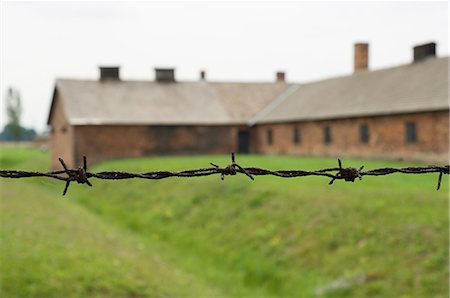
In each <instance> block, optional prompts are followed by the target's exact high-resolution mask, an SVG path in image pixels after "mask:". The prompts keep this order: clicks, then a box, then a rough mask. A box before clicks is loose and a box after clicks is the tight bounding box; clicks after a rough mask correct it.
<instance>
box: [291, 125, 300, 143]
mask: <svg viewBox="0 0 450 298" xmlns="http://www.w3.org/2000/svg"><path fill="white" fill-rule="evenodd" d="M292 140H293V141H294V144H300V129H298V127H294V130H293V131H292Z"/></svg>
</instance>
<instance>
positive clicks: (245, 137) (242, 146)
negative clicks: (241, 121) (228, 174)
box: [238, 130, 250, 154]
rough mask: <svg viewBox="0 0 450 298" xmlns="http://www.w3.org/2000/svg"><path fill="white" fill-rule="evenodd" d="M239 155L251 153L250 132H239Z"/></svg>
mask: <svg viewBox="0 0 450 298" xmlns="http://www.w3.org/2000/svg"><path fill="white" fill-rule="evenodd" d="M238 153H244V154H247V153H250V132H249V131H248V130H240V131H239V132H238Z"/></svg>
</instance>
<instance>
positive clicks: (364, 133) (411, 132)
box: [267, 122, 417, 145]
mask: <svg viewBox="0 0 450 298" xmlns="http://www.w3.org/2000/svg"><path fill="white" fill-rule="evenodd" d="M416 130H417V128H416V123H415V122H406V123H405V142H406V143H408V144H414V143H416V142H417V131H416ZM369 140H370V131H369V126H368V125H367V124H363V125H361V126H360V127H359V142H360V143H361V144H368V143H369ZM300 141H301V138H300V129H299V128H298V127H294V129H293V130H292V142H293V143H294V144H300ZM332 142H333V138H332V135H331V127H330V126H325V127H324V128H323V143H324V144H327V145H328V144H331V143H332ZM272 143H273V132H272V129H270V128H269V129H268V130H267V144H269V145H271V144H272Z"/></svg>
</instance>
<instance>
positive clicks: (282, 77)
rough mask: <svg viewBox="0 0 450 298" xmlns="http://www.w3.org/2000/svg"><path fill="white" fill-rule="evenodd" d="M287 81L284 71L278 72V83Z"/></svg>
mask: <svg viewBox="0 0 450 298" xmlns="http://www.w3.org/2000/svg"><path fill="white" fill-rule="evenodd" d="M285 79H286V73H285V72H284V71H277V73H276V81H277V82H284V81H285Z"/></svg>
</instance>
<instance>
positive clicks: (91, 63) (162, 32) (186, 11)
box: [0, 1, 449, 131]
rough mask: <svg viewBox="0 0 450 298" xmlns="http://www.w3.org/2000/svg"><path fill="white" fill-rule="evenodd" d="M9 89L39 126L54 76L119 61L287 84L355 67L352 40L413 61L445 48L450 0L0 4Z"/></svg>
mask: <svg viewBox="0 0 450 298" xmlns="http://www.w3.org/2000/svg"><path fill="white" fill-rule="evenodd" d="M1 19H2V21H1V22H2V29H1V33H2V34H1V39H2V43H1V51H2V53H1V56H2V65H1V74H2V85H1V96H2V107H1V108H2V114H1V115H2V117H1V121H0V126H1V127H3V125H4V124H5V122H6V119H5V118H6V117H5V113H4V106H5V104H4V96H5V93H6V89H7V88H8V87H9V86H13V87H15V88H17V89H19V90H20V92H21V95H22V102H23V106H24V115H23V124H24V125H25V126H27V127H31V126H32V127H35V128H37V129H39V130H40V131H42V130H43V129H44V128H45V127H46V120H47V116H48V111H49V107H50V101H51V95H52V91H53V86H54V81H55V79H56V78H80V79H97V78H98V68H97V67H98V66H99V65H120V66H121V77H122V79H124V80H126V79H139V80H153V78H154V73H153V68H154V67H155V66H164V67H166V66H167V67H175V68H176V77H177V79H178V80H197V79H198V76H199V70H200V69H205V70H206V72H207V79H208V80H211V81H273V80H274V78H275V72H276V71H277V70H283V71H286V73H287V75H286V76H287V80H288V81H289V82H309V81H314V80H320V79H324V78H329V77H334V76H341V75H349V74H351V73H352V70H353V44H354V43H355V42H361V41H363V42H368V43H369V44H370V58H369V59H370V62H369V67H370V68H371V69H373V70H375V69H380V68H385V67H391V66H395V65H399V64H405V63H410V62H411V59H412V47H413V46H414V45H417V44H422V43H426V42H430V41H434V42H436V43H437V44H438V45H437V54H438V56H441V57H442V56H448V51H449V46H448V34H449V32H448V25H449V24H448V19H449V17H448V3H447V1H440V2H431V1H426V2H394V3H393V2H285V3H280V2H262V3H258V2H247V3H239V2H227V3H226V2H225V3H220V2H213V3H206V2H192V3H191V2H182V3H176V2H169V3H164V2H134V3H130V2H63V3H58V2H3V10H2V15H1Z"/></svg>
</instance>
